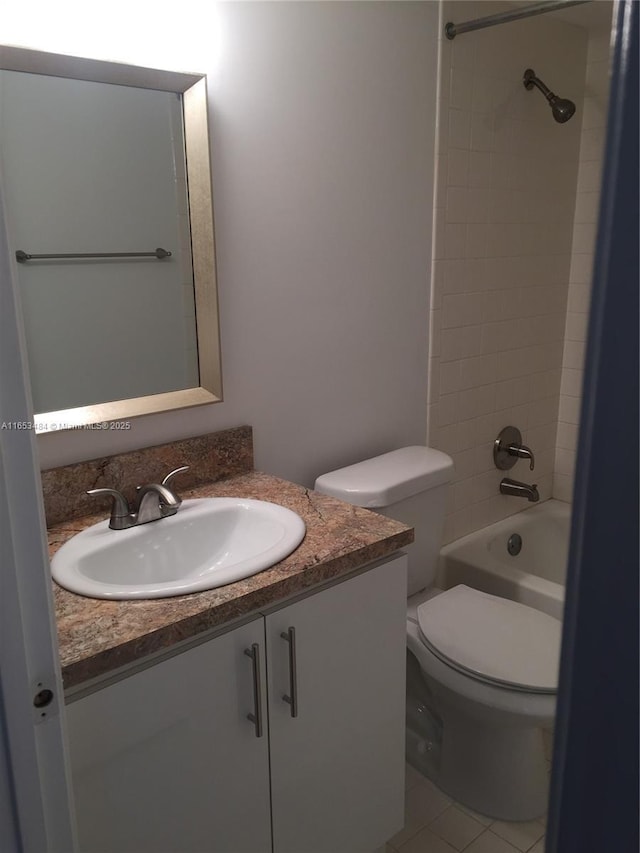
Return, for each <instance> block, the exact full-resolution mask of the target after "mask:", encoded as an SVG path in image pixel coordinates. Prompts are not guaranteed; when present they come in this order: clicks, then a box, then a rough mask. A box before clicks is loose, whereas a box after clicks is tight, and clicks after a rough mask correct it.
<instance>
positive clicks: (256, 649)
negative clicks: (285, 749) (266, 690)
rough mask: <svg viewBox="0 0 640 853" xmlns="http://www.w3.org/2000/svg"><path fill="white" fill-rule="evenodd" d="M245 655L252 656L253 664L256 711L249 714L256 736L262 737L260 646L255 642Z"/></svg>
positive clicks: (246, 650) (254, 704)
mask: <svg viewBox="0 0 640 853" xmlns="http://www.w3.org/2000/svg"><path fill="white" fill-rule="evenodd" d="M244 653H245V655H247V657H250V658H251V663H252V666H253V707H254V713H253V714H247V719H248V720H251V722H252V723H253V725H254V726H255V729H256V737H262V695H261V690H260V646H259V645H258V643H253V645H252V646H251V648H250V649H245V650H244Z"/></svg>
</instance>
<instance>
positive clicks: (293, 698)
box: [280, 628, 298, 717]
mask: <svg viewBox="0 0 640 853" xmlns="http://www.w3.org/2000/svg"><path fill="white" fill-rule="evenodd" d="M280 636H281V637H282V639H283V640H286V641H287V643H289V693H290V695H289V696H287V694H286V693H285V694H284V696H283V697H282V701H283V702H286V703H287V704H288V705H291V716H292V717H297V716H298V671H297V665H296V629H295V628H289V629H287V630H286V631H282V632H281V634H280Z"/></svg>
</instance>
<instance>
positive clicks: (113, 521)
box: [87, 489, 130, 530]
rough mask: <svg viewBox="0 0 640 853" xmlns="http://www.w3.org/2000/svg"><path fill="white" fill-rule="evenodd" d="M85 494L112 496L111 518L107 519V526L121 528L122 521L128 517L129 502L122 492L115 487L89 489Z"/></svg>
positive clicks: (97, 496)
mask: <svg viewBox="0 0 640 853" xmlns="http://www.w3.org/2000/svg"><path fill="white" fill-rule="evenodd" d="M87 494H88V495H91V497H94V498H100V497H109V498H113V503H112V504H111V518H110V520H109V527H111V528H113V529H114V530H120V529H122V527H123V522H124V520H125V519H126V518H128V517H129V513H130V509H129V502H128V501H127V499H126V498H125V496H124V495H123V494H122V492H119V491H117V490H116V489H89V491H88V492H87Z"/></svg>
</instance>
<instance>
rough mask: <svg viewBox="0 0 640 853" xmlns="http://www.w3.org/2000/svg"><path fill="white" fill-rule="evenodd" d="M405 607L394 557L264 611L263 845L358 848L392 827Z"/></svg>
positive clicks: (366, 850) (401, 561) (399, 763)
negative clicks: (268, 814)
mask: <svg viewBox="0 0 640 853" xmlns="http://www.w3.org/2000/svg"><path fill="white" fill-rule="evenodd" d="M406 605H407V602H406V558H405V557H398V558H396V559H394V560H391V561H389V562H387V563H385V564H384V565H381V566H379V567H377V568H374V569H371V570H370V571H368V572H365V573H363V574H361V575H358V576H357V577H355V578H353V579H351V580H348V581H345V582H344V583H340V584H338V585H337V586H334V587H331V588H329V589H327V590H324V591H323V592H319V593H317V594H316V595H312V596H310V597H309V598H306V599H304V600H302V601H299V602H297V603H295V604H292V605H289V606H288V607H284V608H283V609H282V610H279V611H277V612H275V613H272V614H270V615H269V616H267V619H266V622H267V657H268V661H269V675H268V682H269V730H270V741H271V796H272V819H273V849H274V853H360V851H361V852H362V853H370V851H372V850H374V849H375V848H377V847H379V846H380V845H382V844H384V842H385V841H386V840H387V839H388V838H390V837H391V836H392V835H394V834H395V833H396V832H397V831H399V830H400V829H401V828H402V825H403V820H404V818H403V813H404V737H405V735H404V725H405V722H404V717H405V711H404V709H405V656H406V651H405V648H406V612H407V608H406ZM291 628H293V629H294V632H295V658H296V660H295V670H296V672H295V674H296V678H297V684H296V687H297V708H292V705H291V704H290V702H289V701H287V700H284V699H283V698H282V697H283V696H287V697H288V699H289V700H290V699H291V693H292V686H291V668H290V666H291V664H292V660H291V658H290V654H289V651H290V639H291V634H290V629H291ZM283 634H284V635H285V637H287V639H284V638H283V637H282V635H283ZM294 711H295V712H297V716H296V717H293V716H292V713H293V712H294Z"/></svg>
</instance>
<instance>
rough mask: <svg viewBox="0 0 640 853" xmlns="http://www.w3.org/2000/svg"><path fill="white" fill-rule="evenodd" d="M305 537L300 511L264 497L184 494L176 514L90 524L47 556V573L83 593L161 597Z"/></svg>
mask: <svg viewBox="0 0 640 853" xmlns="http://www.w3.org/2000/svg"><path fill="white" fill-rule="evenodd" d="M304 535H305V524H304V521H303V520H302V519H301V518H300V516H298V515H296V513H295V512H292V511H291V510H289V509H286V508H285V507H282V506H278V504H273V503H268V502H267V501H257V500H248V499H247V500H245V499H240V498H202V499H200V500H186V501H183V502H182V505H181V507H180V509H179V511H178V512H177V513H176V515H172V516H170V517H168V518H164V519H161V520H160V521H154V522H151V523H150V524H140V525H138V526H136V527H131V528H129V529H127V530H111V529H110V528H109V522H108V521H102V522H100V523H99V524H94V525H93V526H92V527H89V528H87V529H86V530H83V531H82V532H81V533H78V534H77V535H76V536H74V537H73V538H72V539H70V540H69V541H68V542H66V543H65V544H64V545H63V546H62V547H61V548H60V549H59V551H57V553H56V554H55V555H54V557H53V559H52V561H51V572H52V574H53V577H54V579H55V580H56V581H57V582H58V583H59V584H60V586H63V587H65V588H66V589H68V590H71V592H76V593H79V594H80V595H86V596H89V597H90V598H111V599H130V598H165V597H169V596H172V595H186V594H187V593H191V592H201V591H202V590H205V589H214V588H215V587H218V586H223V585H224V584H228V583H233V582H234V581H238V580H241V579H242V578H246V577H249V576H250V575H254V574H256V573H257V572H261V571H263V569H268V568H269V567H270V566H273V565H275V564H276V563H278V562H279V561H280V560H283V559H284V558H285V557H286V556H287V555H288V554H290V553H291V552H292V551H294V550H295V549H296V548H297V547H298V545H299V544H300V542H302V540H303V538H304Z"/></svg>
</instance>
